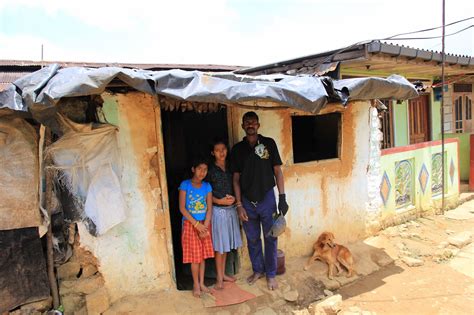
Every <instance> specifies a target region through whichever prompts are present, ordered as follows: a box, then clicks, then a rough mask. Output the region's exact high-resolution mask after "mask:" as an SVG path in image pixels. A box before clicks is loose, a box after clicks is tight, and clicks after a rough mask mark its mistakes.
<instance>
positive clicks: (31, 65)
mask: <svg viewBox="0 0 474 315" xmlns="http://www.w3.org/2000/svg"><path fill="white" fill-rule="evenodd" d="M51 64H59V65H60V66H61V67H63V68H69V67H86V68H102V67H121V68H130V69H143V70H153V71H158V70H170V69H182V70H190V71H191V70H199V71H204V72H226V71H235V70H238V69H242V68H243V67H239V66H226V65H213V64H168V63H163V64H151V63H115V62H108V63H105V62H72V61H43V62H41V61H32V60H0V91H2V90H3V89H5V88H6V87H7V86H8V85H9V84H10V83H12V82H14V81H15V80H17V79H19V78H21V77H22V76H25V75H27V74H29V73H31V72H34V71H37V70H39V69H41V67H44V66H48V65H51Z"/></svg>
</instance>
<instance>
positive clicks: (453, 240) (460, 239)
mask: <svg viewBox="0 0 474 315" xmlns="http://www.w3.org/2000/svg"><path fill="white" fill-rule="evenodd" d="M448 242H449V244H451V245H453V246H456V247H458V248H463V247H464V246H466V245H468V244H470V243H471V242H472V234H471V233H469V232H461V233H458V234H456V235H453V236H451V237H449V238H448Z"/></svg>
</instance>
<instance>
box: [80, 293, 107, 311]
mask: <svg viewBox="0 0 474 315" xmlns="http://www.w3.org/2000/svg"><path fill="white" fill-rule="evenodd" d="M86 306H87V312H88V313H89V314H100V313H103V312H104V311H106V310H107V309H108V308H109V307H110V300H109V294H108V293H107V290H106V289H105V288H100V289H98V290H97V291H95V292H94V293H92V294H88V295H86Z"/></svg>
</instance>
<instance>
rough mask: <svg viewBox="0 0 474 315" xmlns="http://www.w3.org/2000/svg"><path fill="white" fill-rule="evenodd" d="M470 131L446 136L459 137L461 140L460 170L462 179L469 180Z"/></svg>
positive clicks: (446, 136) (446, 135)
mask: <svg viewBox="0 0 474 315" xmlns="http://www.w3.org/2000/svg"><path fill="white" fill-rule="evenodd" d="M470 136H471V135H470V134H469V133H448V134H445V138H457V139H458V140H459V172H460V177H461V180H465V181H466V180H469V160H470V157H469V155H470V151H471V146H470V144H469V138H470Z"/></svg>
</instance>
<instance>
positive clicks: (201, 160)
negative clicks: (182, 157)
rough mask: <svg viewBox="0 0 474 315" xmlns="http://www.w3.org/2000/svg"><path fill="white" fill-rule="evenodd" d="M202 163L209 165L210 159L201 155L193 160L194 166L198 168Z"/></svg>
mask: <svg viewBox="0 0 474 315" xmlns="http://www.w3.org/2000/svg"><path fill="white" fill-rule="evenodd" d="M201 164H205V165H207V166H209V161H208V160H207V159H206V158H205V157H202V156H199V157H197V158H195V159H194V160H193V164H192V167H194V168H196V167H198V166H199V165H201Z"/></svg>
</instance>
